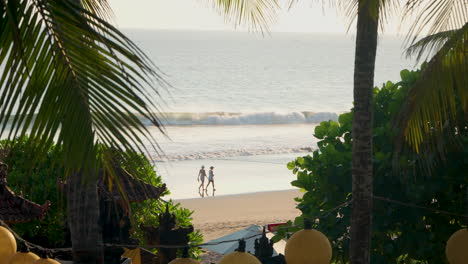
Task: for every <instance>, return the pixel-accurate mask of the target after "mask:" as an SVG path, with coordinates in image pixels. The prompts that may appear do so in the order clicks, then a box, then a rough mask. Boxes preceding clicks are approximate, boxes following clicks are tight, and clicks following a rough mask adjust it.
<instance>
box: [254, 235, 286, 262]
mask: <svg viewBox="0 0 468 264" xmlns="http://www.w3.org/2000/svg"><path fill="white" fill-rule="evenodd" d="M273 251H274V249H273V241H271V240H269V239H268V238H267V236H266V232H265V227H264V228H263V233H262V237H260V238H258V239H255V256H256V257H257V258H258V259H259V260H260V262H262V264H286V260H285V258H284V256H283V255H282V254H279V255H278V256H275V257H273Z"/></svg>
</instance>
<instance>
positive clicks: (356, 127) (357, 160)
mask: <svg viewBox="0 0 468 264" xmlns="http://www.w3.org/2000/svg"><path fill="white" fill-rule="evenodd" d="M372 2H374V3H372ZM375 2H377V1H372V0H360V1H359V10H358V21H357V33H356V53H355V61H354V117H353V132H352V133H353V158H352V188H353V189H352V194H353V205H352V207H353V210H352V218H351V241H350V261H351V264H368V263H370V248H371V232H372V193H373V188H372V184H373V180H372V125H373V120H372V119H373V113H372V90H373V86H374V68H375V57H376V49H377V35H378V15H376V14H372V11H371V10H372V8H371V5H373V6H372V7H374V6H378V4H376V3H375ZM377 10H378V9H377ZM376 12H378V11H376Z"/></svg>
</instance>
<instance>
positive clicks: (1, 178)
mask: <svg viewBox="0 0 468 264" xmlns="http://www.w3.org/2000/svg"><path fill="white" fill-rule="evenodd" d="M7 176H8V166H7V165H6V164H5V163H3V162H0V219H1V220H3V221H4V222H5V223H7V224H16V223H24V222H29V221H32V220H38V219H42V218H43V217H44V216H45V214H46V213H47V210H48V209H49V207H50V202H49V201H46V203H45V204H43V205H39V204H37V203H34V202H32V201H29V200H27V199H25V198H23V197H22V196H21V195H16V194H15V193H14V192H13V191H12V190H11V189H10V188H8V186H7Z"/></svg>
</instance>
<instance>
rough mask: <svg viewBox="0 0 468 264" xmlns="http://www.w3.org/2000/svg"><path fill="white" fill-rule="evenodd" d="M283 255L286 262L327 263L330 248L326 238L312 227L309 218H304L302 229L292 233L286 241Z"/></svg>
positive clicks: (298, 263)
mask: <svg viewBox="0 0 468 264" xmlns="http://www.w3.org/2000/svg"><path fill="white" fill-rule="evenodd" d="M284 256H285V258H286V263H288V264H328V263H330V261H331V257H332V248H331V245H330V241H328V238H327V237H326V236H325V235H324V234H322V233H321V232H319V231H317V230H315V229H312V223H311V221H310V220H304V229H303V230H301V231H298V232H296V233H294V234H293V235H292V236H291V237H290V238H289V240H288V242H287V243H286V248H285V249H284Z"/></svg>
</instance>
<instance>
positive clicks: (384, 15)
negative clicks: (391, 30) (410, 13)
mask: <svg viewBox="0 0 468 264" xmlns="http://www.w3.org/2000/svg"><path fill="white" fill-rule="evenodd" d="M333 2H334V5H335V6H336V7H337V9H338V10H339V12H340V13H343V15H344V16H345V17H346V18H347V24H348V29H347V30H348V31H349V30H350V29H351V26H352V25H353V22H354V21H355V20H356V19H357V15H358V10H359V8H367V9H368V10H367V11H368V12H369V13H370V15H371V17H373V18H374V19H376V20H378V21H379V30H380V31H384V30H385V25H386V24H387V22H388V20H389V19H390V18H391V17H392V16H394V15H396V14H398V13H399V11H400V4H399V1H398V0H364V1H357V0H351V1H349V0H334V1H333Z"/></svg>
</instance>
